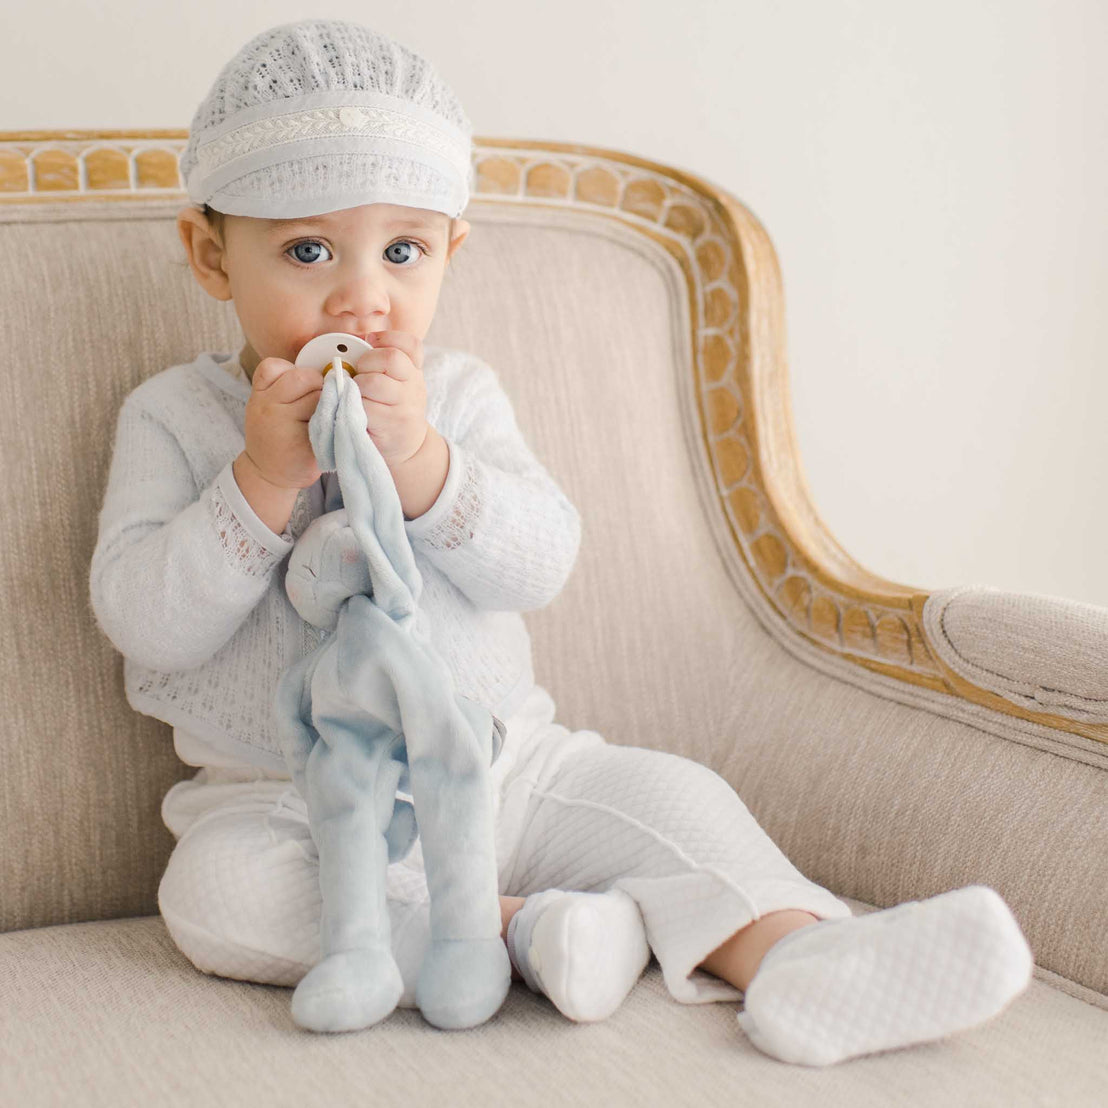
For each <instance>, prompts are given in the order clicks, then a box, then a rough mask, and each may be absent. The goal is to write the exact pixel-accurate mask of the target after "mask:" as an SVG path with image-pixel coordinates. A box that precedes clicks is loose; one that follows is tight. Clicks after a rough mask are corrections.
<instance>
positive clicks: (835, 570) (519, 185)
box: [0, 130, 1108, 743]
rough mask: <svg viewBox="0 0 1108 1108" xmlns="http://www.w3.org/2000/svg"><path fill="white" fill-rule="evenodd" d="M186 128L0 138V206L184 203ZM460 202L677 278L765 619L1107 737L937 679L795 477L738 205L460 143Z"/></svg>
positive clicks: (496, 144) (655, 178)
mask: <svg viewBox="0 0 1108 1108" xmlns="http://www.w3.org/2000/svg"><path fill="white" fill-rule="evenodd" d="M187 139H188V131H187V130H149V131H7V132H0V203H2V204H13V203H16V204H18V203H43V202H57V201H73V202H80V201H87V200H112V199H120V200H134V199H136V198H142V197H148V198H159V197H162V198H164V197H169V198H181V199H182V200H183V199H184V198H185V193H184V188H183V184H182V182H181V180H180V176H179V173H178V168H177V166H178V159H179V158H180V155H181V153H182V151H183V150H184V147H185V144H186V142H187ZM474 148H475V149H474V163H475V167H476V187H475V190H474V193H473V199H475V200H480V201H481V202H484V203H502V204H521V203H522V204H526V205H527V206H528V207H552V208H554V207H557V208H574V209H577V210H582V211H590V212H594V213H596V214H601V215H605V216H607V217H609V218H613V219H618V220H620V221H621V222H622V223H623V224H625V225H627V226H628V227H631V228H633V229H635V230H636V231H638V232H640V233H642V234H645V235H648V236H649V237H650V238H651V239H652V240H653V241H654V242H656V243H658V244H660V245H661V246H662V247H663V248H664V249H665V250H666V251H667V252H668V253H669V254H670V256H672V257H673V258H674V259H675V260H676V261H677V263H678V265H679V266H680V268H681V271H682V273H683V274H684V276H685V280H686V282H687V288H688V296H689V318H690V320H691V321H692V331H691V334H690V335H689V342H690V346H691V353H692V364H693V372H694V374H695V386H696V394H697V397H698V401H699V405H698V407H699V416H700V425H699V433H700V440H701V444H702V446H703V449H704V452H705V456H706V458H707V459H708V460H709V462H710V465H711V471H712V474H713V477H714V481H715V489H716V494H717V496H718V497H719V503H720V510H721V512H722V515H723V518H724V520H725V521H726V523H727V526H728V529H729V531H730V535H731V538H732V541H733V542H734V545H735V549H736V551H737V553H738V555H739V557H740V558H741V559H742V562H743V564H744V565H745V567H746V570H747V572H748V573H749V575H750V577H751V578H752V579H753V581H754V582H755V583H756V585H757V586H758V588H759V589H760V590H761V592H762V593H763V595H764V596H765V598H766V600H767V601H768V602H769V604H770V606H771V607H772V609H773V610H774V611H775V612H776V613H777V614H778V616H779V617H780V618H781V620H782V621H783V622H784V623H785V624H786V625H787V626H788V627H789V628H790V630H791V631H792V633H794V634H796V635H799V636H802V637H803V638H804V639H806V640H807V641H809V642H811V643H814V644H815V645H816V646H818V647H819V648H821V649H822V650H825V651H828V652H829V653H832V654H835V655H837V656H839V657H842V658H845V659H847V660H849V661H851V662H853V663H854V664H856V665H859V666H863V667H865V668H866V669H869V670H871V671H873V672H876V673H881V674H884V675H885V676H887V677H892V678H895V679H897V680H899V681H903V682H906V683H908V684H913V685H918V686H920V687H923V688H927V689H931V690H933V691H936V692H942V693H946V694H947V695H950V696H954V697H958V698H961V699H963V700H967V701H970V702H972V703H974V704H980V705H983V706H985V707H987V708H991V709H993V710H994V711H998V712H1002V713H1004V714H1006V715H1010V716H1015V717H1018V718H1020V719H1024V720H1028V721H1030V722H1033V723H1037V724H1042V725H1043V726H1046V727H1050V728H1054V729H1057V730H1062V731H1069V732H1072V733H1074V734H1078V735H1083V736H1085V737H1087V738H1091V739H1096V740H1098V741H1100V742H1105V743H1108V725H1090V724H1084V723H1080V722H1077V721H1075V720H1071V719H1068V718H1066V717H1065V716H1060V715H1055V714H1049V713H1045V712H1044V713H1037V712H1030V711H1027V710H1026V709H1024V708H1022V707H1020V706H1017V705H1015V704H1011V703H1009V702H1008V701H1006V700H1004V699H1003V698H1002V697H1000V696H997V695H996V694H995V693H992V692H990V691H988V690H986V689H982V688H980V687H978V686H976V685H974V684H972V683H970V682H968V681H966V680H964V679H963V678H961V677H959V676H958V675H957V674H956V673H954V672H953V671H952V670H950V668H949V667H947V666H946V665H944V664H943V662H942V661H941V659H939V658H938V657H937V656H936V654H935V653H934V652H933V651H932V650H931V649H930V648H929V645H928V641H927V636H926V634H925V633H924V629H923V605H924V603H925V602H926V600H927V593H926V591H923V590H921V589H919V588H914V587H912V586H909V585H901V584H898V583H897V582H895V581H890V580H887V579H886V578H883V577H880V576H878V575H877V574H875V573H873V572H871V571H870V570H868V569H866V568H865V567H864V566H862V565H861V564H860V563H858V562H857V561H855V560H854V559H853V558H852V557H851V556H850V555H849V554H848V553H847V552H846V551H845V550H844V549H843V548H842V547H841V546H840V545H839V544H838V542H836V540H835V537H834V536H833V535H832V534H831V531H830V530H829V529H828V527H827V525H826V524H825V523H824V522H823V520H822V519H821V518H820V516H819V514H818V512H817V511H816V508H815V506H814V504H813V501H812V496H811V493H810V490H809V487H808V484H807V482H806V481H805V479H804V475H803V472H802V469H801V462H800V454H799V450H798V447H797V440H796V433H795V430H794V425H793V419H792V407H791V402H790V396H789V387H788V368H787V365H788V363H787V360H786V353H785V337H786V334H785V307H784V295H783V290H782V282H781V273H780V267H779V265H778V260H777V254H776V251H775V250H774V248H773V243H772V241H771V240H770V237H769V235H768V234H767V233H766V230H765V228H764V227H763V226H762V224H761V223H760V222H759V221H758V219H757V217H756V216H755V215H754V214H753V212H751V211H750V209H749V208H747V207H746V206H745V205H744V204H742V203H741V202H740V201H739V200H738V199H736V198H735V197H733V196H731V195H730V194H729V193H727V192H726V191H725V190H723V189H721V188H719V187H717V186H715V185H713V184H711V183H710V182H708V181H706V180H705V179H703V178H701V177H698V176H696V175H695V174H692V173H688V172H686V171H684V170H681V169H677V168H674V167H672V166H666V165H662V164H661V163H659V162H654V161H651V160H649V159H646V158H639V157H635V156H634V155H631V154H626V153H623V152H621V151H618V150H609V149H604V148H601V147H594V146H582V145H578V144H574V143H561V142H545V141H538V140H534V139H508V138H476V139H475V140H474Z"/></svg>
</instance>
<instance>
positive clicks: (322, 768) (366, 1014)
mask: <svg viewBox="0 0 1108 1108" xmlns="http://www.w3.org/2000/svg"><path fill="white" fill-rule="evenodd" d="M317 724H318V726H319V727H320V736H321V737H320V739H319V741H318V742H316V744H315V746H314V747H313V748H312V751H311V754H310V755H309V756H308V761H307V766H306V771H305V781H306V786H307V794H306V796H305V799H306V801H307V804H308V814H309V819H310V823H311V831H312V837H313V839H315V842H316V846H317V848H318V850H319V888H320V894H321V896H322V901H323V906H322V914H321V919H320V951H321V958H320V961H319V963H318V964H317V965H316V966H314V967H313V968H312V969H311V970H310V971H309V972H308V973H307V974H306V975H305V976H304V978H303V979H302V980H301V981H300V983H299V985H297V987H296V991H295V992H294V993H293V997H292V1016H293V1019H294V1020H295V1022H296V1023H297V1024H299V1025H300V1026H301V1027H306V1028H308V1029H310V1030H312V1031H354V1030H358V1029H360V1028H363V1027H369V1026H371V1025H372V1024H375V1023H378V1022H379V1021H380V1020H382V1019H384V1018H385V1017H386V1016H387V1015H388V1014H389V1013H390V1012H392V1010H393V1009H394V1008H395V1007H396V1005H397V1002H398V1001H399V999H400V997H401V995H402V993H403V990H404V985H403V981H402V979H401V975H400V970H399V967H398V966H397V965H396V962H395V960H394V959H393V956H392V952H391V948H390V947H391V944H390V934H389V915H388V905H387V899H386V895H385V877H386V867H387V866H388V844H387V842H386V838H385V830H386V828H387V827H388V824H389V820H390V818H391V816H392V808H393V801H394V799H395V795H396V784H397V781H398V780H399V778H400V771H401V765H400V763H399V762H397V761H396V760H395V759H394V758H392V757H391V756H390V752H391V751H392V748H393V746H394V745H395V743H394V740H397V736H396V735H395V733H393V732H390V731H389V730H388V729H387V728H384V727H380V728H379V729H377V730H376V731H374V730H371V729H368V728H367V727H366V726H365V723H364V721H363V722H362V724H361V725H360V726H358V727H352V726H350V725H348V724H346V723H344V722H342V721H341V720H337V719H328V718H326V716H323V717H322V718H320V717H319V716H318V715H317Z"/></svg>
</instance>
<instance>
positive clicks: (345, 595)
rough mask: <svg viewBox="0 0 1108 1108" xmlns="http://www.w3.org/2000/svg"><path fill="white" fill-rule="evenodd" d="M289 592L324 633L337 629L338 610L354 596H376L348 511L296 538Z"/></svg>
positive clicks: (287, 579)
mask: <svg viewBox="0 0 1108 1108" xmlns="http://www.w3.org/2000/svg"><path fill="white" fill-rule="evenodd" d="M285 592H286V593H288V598H289V600H291V601H292V606H293V607H294V608H295V609H296V610H297V612H299V613H300V616H301V618H302V619H304V620H306V621H307V622H308V623H310V624H312V626H314V627H319V628H321V629H323V630H324V631H333V630H334V629H335V627H336V626H337V625H338V621H339V610H340V609H341V608H342V606H343V604H345V603H346V601H347V600H348V599H349V598H350V597H351V596H354V595H355V594H358V593H360V594H362V595H363V596H372V595H373V582H372V581H371V580H370V576H369V565H368V564H367V562H366V557H365V554H364V552H363V551H362V548H361V546H359V544H358V540H357V538H356V537H355V535H354V532H353V530H352V529H351V528H350V526H349V525H348V523H347V519H346V509H345V508H339V509H338V510H337V511H334V512H326V513H325V514H324V515H321V516H317V517H316V518H315V519H313V520H312V522H311V523H310V524H309V525H308V526H307V528H305V530H304V533H303V534H302V535H301V536H300V538H299V539H297V540H296V545H295V546H294V547H293V548H292V552H291V553H290V554H289V564H288V569H287V571H286V573H285Z"/></svg>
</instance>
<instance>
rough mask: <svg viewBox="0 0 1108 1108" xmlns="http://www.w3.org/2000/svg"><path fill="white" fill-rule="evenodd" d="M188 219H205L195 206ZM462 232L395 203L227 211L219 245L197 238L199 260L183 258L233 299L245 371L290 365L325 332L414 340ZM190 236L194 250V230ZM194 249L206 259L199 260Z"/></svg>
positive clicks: (443, 218)
mask: <svg viewBox="0 0 1108 1108" xmlns="http://www.w3.org/2000/svg"><path fill="white" fill-rule="evenodd" d="M187 212H188V209H186V212H184V213H182V217H185V216H186V213H187ZM188 219H189V220H190V221H192V222H193V223H194V224H195V223H196V222H197V221H199V223H200V224H205V223H206V221H205V220H204V217H203V216H202V215H201V214H200V213H199V212H197V211H196V210H195V209H192V212H191V215H189V216H188ZM185 233H186V231H185V230H184V229H182V235H183V236H184V235H185ZM468 233H469V224H468V223H466V221H465V220H463V219H458V220H455V223H454V239H453V240H452V241H451V240H450V238H449V234H450V217H449V216H447V215H446V214H445V213H444V212H436V211H430V210H428V209H425V208H411V207H406V206H403V205H399V204H363V205H362V206H360V207H357V208H345V209H343V210H341V211H337V212H327V213H326V214H323V215H317V216H306V217H304V218H302V219H296V220H275V219H256V218H254V217H252V216H237V215H229V216H226V217H225V219H224V226H223V242H222V246H221V247H217V246H216V245H215V244H214V243H208V242H204V241H202V240H203V236H199V240H200V241H199V245H200V246H202V247H203V251H202V255H201V258H198V257H197V250H196V249H195V248H194V249H192V250H190V262H191V264H192V266H193V271H194V272H195V273H196V275H197V278H198V280H200V281H201V283H202V284H204V287H205V288H207V289H208V291H209V292H210V293H212V295H213V296H217V297H218V298H219V299H224V300H225V299H228V298H230V299H231V300H233V301H234V305H235V311H236V313H237V314H238V318H239V322H240V323H241V324H242V329H243V333H244V334H245V335H246V342H247V345H246V347H245V348H244V350H243V352H242V360H243V366H244V368H245V369H246V370H247V373H248V374H250V375H251V376H252V375H253V371H254V368H255V367H256V366H257V363H258V362H259V361H260V360H261V359H262V358H268V357H278V358H283V359H285V360H286V361H290V362H292V361H295V360H296V355H297V353H298V352H299V351H300V349H301V347H303V346H304V344H305V343H307V342H308V340H309V339H312V338H314V337H315V336H316V335H322V334H325V333H326V332H328V331H346V332H348V333H350V334H352V335H358V336H359V337H362V338H364V337H365V336H366V334H368V333H371V332H375V331H407V332H409V333H411V334H413V335H416V336H418V337H419V338H420V339H423V338H424V336H425V335H426V333H427V330H428V328H429V327H430V325H431V320H432V318H433V317H434V314H435V308H436V305H437V304H438V298H439V290H440V288H441V286H442V280H443V276H444V274H445V271H446V263H447V261H448V259H449V258H450V256H451V255H452V254H454V252H455V251H456V250H457V249H458V248H459V247H460V246H461V245H462V242H463V241H464V240H465V238H466V235H467V234H468ZM190 237H191V238H192V239H193V242H194V247H195V246H196V245H197V243H198V236H197V234H196V230H195V227H194V228H192V229H191V232H190ZM203 253H206V254H207V256H208V257H209V258H210V259H211V260H212V263H213V264H211V265H210V266H207V267H206V266H205V265H204V263H203ZM198 261H200V262H201V264H200V265H199V267H198V264H197V263H198ZM205 268H206V269H207V272H206V273H204V272H203V271H204V270H205ZM228 294H229V296H228Z"/></svg>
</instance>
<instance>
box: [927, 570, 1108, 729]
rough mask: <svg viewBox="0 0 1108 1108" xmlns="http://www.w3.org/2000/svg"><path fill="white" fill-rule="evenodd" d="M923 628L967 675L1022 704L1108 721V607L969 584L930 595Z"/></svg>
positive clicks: (961, 673)
mask: <svg viewBox="0 0 1108 1108" xmlns="http://www.w3.org/2000/svg"><path fill="white" fill-rule="evenodd" d="M923 627H924V630H925V631H926V632H927V639H928V642H929V643H930V644H931V646H932V648H933V650H934V653H935V654H936V655H937V656H938V658H939V659H940V660H941V661H942V663H943V664H944V665H945V666H947V667H949V669H950V670H951V671H953V673H955V674H957V676H958V677H959V678H961V679H962V680H964V681H967V682H970V683H972V684H973V685H975V686H977V687H978V688H980V689H984V690H986V691H988V692H991V693H993V694H995V695H997V696H1001V697H1003V698H1004V699H1005V700H1006V701H1008V702H1009V703H1011V704H1014V705H1016V706H1017V707H1019V708H1025V709H1027V710H1029V711H1033V712H1051V713H1054V714H1057V715H1060V716H1064V717H1066V718H1067V719H1070V720H1076V721H1078V722H1082V723H1091V724H1108V608H1100V607H1097V606H1095V605H1093V604H1081V603H1078V602H1077V601H1074V600H1064V599H1062V598H1060V597H1053V596H1040V595H1036V594H1031V593H1016V592H1004V591H1002V590H1001V589H994V588H990V587H989V586H986V585H967V586H964V587H961V588H952V589H943V590H941V591H939V592H936V593H933V594H932V595H931V596H929V597H928V598H927V600H926V602H925V603H924V605H923Z"/></svg>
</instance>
